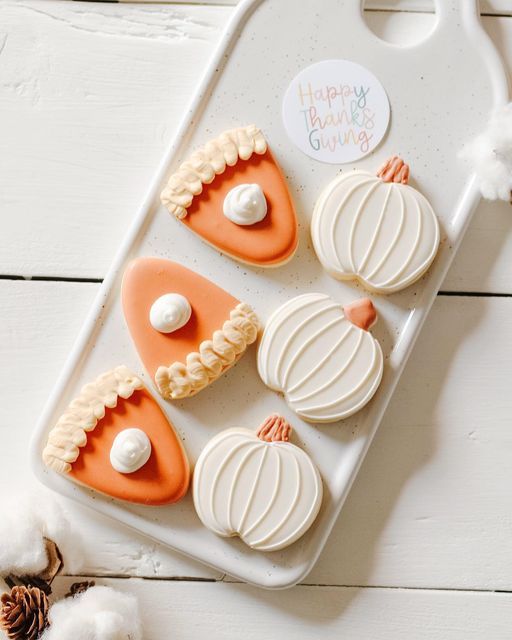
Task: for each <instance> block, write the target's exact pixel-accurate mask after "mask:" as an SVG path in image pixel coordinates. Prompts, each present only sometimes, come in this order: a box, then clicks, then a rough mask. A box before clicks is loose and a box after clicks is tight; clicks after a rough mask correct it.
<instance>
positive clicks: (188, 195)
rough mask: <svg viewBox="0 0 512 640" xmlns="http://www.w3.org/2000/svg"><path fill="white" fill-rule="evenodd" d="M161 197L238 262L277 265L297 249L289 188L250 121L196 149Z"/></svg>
mask: <svg viewBox="0 0 512 640" xmlns="http://www.w3.org/2000/svg"><path fill="white" fill-rule="evenodd" d="M161 199H162V203H163V204H164V205H165V206H166V207H167V209H168V210H169V212H170V213H172V214H173V215H174V216H175V217H176V218H177V219H178V220H180V221H181V222H182V223H183V224H185V225H186V226H188V227H189V229H190V230H191V231H193V232H194V233H196V234H197V235H199V236H200V237H201V238H203V239H204V240H205V241H206V242H208V243H209V244H211V245H212V246H214V247H215V248H217V249H219V250H220V251H222V252H223V253H226V254H228V255H229V256H231V257H232V258H235V259H237V260H240V261H241V262H246V263H248V264H253V265H257V266H261V267H270V266H277V265H279V264H283V263H284V262H286V261H288V260H289V259H290V258H291V257H292V256H293V254H294V252H295V249H296V248H297V242H298V232H297V218H296V215H295V210H294V206H293V202H292V200H291V197H290V194H289V192H288V187H287V185H286V182H285V179H284V177H283V174H282V172H281V169H280V168H279V166H278V164H277V162H276V160H275V158H274V156H273V155H272V153H271V151H270V149H269V148H268V145H267V141H266V140H265V137H264V135H263V133H262V132H261V130H260V129H258V128H257V127H256V126H255V125H249V126H247V127H240V128H238V129H232V130H230V131H225V132H224V133H222V134H221V135H220V136H219V137H218V138H216V139H215V140H211V141H210V142H208V143H207V144H206V145H204V147H202V148H200V149H198V150H197V151H195V152H194V153H193V154H192V156H191V157H190V158H189V159H188V160H186V161H185V162H184V163H183V164H182V165H181V166H180V167H179V168H178V169H177V170H176V171H175V173H173V174H172V175H171V177H170V178H169V180H168V182H167V185H166V186H165V188H164V189H163V191H162V194H161Z"/></svg>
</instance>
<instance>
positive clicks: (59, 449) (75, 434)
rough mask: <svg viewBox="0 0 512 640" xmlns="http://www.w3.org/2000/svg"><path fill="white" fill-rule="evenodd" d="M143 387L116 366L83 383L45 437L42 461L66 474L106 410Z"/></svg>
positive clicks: (134, 378)
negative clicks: (89, 433) (76, 395)
mask: <svg viewBox="0 0 512 640" xmlns="http://www.w3.org/2000/svg"><path fill="white" fill-rule="evenodd" d="M143 387H144V385H143V383H142V380H140V378H138V377H137V376H136V375H135V374H134V373H132V372H131V371H130V370H129V369H128V368H127V367H125V366H120V367H116V368H115V369H113V370H112V371H107V372H106V373H103V374H102V375H100V376H99V377H98V378H96V380H94V382H90V383H89V384H86V385H85V386H84V387H83V388H82V390H81V391H80V395H79V396H78V397H77V398H75V399H74V400H72V401H71V403H70V404H69V406H68V407H67V409H66V410H65V411H64V413H63V414H62V415H61V417H60V418H59V419H58V420H57V423H56V424H55V426H54V427H53V428H52V430H51V431H50V433H49V434H48V440H47V443H46V446H45V448H44V450H43V455H42V457H43V462H44V463H45V465H46V466H48V467H50V468H52V469H54V470H55V471H57V472H58V473H69V472H70V471H71V465H72V463H73V462H75V461H76V459H77V458H78V456H79V455H80V447H85V445H86V444H87V432H88V431H93V430H94V429H95V428H96V425H97V424H98V422H99V420H101V419H102V418H103V417H104V416H105V409H107V408H108V409H113V408H114V407H116V406H117V402H118V399H119V398H123V399H124V400H126V399H128V398H130V397H131V396H132V394H133V393H134V392H135V391H137V390H138V389H142V388H143Z"/></svg>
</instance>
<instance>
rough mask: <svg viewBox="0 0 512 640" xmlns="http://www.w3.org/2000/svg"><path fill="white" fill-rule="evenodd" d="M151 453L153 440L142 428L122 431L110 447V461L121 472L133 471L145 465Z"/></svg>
mask: <svg viewBox="0 0 512 640" xmlns="http://www.w3.org/2000/svg"><path fill="white" fill-rule="evenodd" d="M150 455H151V442H150V440H149V438H148V437H147V435H146V434H145V433H144V431H142V429H137V428H136V427H132V428H130V429H124V430H123V431H120V432H119V433H118V434H117V436H116V437H115V439H114V442H113V443H112V448H111V449H110V463H111V465H112V466H113V467H114V469H115V470H116V471H119V473H133V472H134V471H138V470H139V469H140V468H141V467H143V466H144V465H145V464H146V462H147V461H148V460H149V456H150Z"/></svg>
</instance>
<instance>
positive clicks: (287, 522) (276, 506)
mask: <svg viewBox="0 0 512 640" xmlns="http://www.w3.org/2000/svg"><path fill="white" fill-rule="evenodd" d="M290 431H291V427H290V425H289V424H288V423H287V422H286V421H285V420H284V419H283V418H281V417H279V416H275V415H273V416H270V417H269V418H267V420H266V421H265V422H264V423H263V424H262V425H261V427H260V428H259V429H258V431H257V432H256V433H255V432H254V431H250V430H249V429H243V428H236V429H227V430H226V431H222V432H221V433H219V434H217V435H216V436H215V437H214V438H212V439H211V440H210V442H209V443H208V444H207V445H206V447H205V449H204V450H203V451H202V453H201V455H200V456H199V459H198V461H197V464H196V467H195V471H194V505H195V508H196V511H197V515H198V516H199V518H200V519H201V521H202V523H203V524H204V525H205V527H207V528H208V529H210V530H211V531H213V532H214V533H216V534H218V535H220V536H226V537H227V536H240V538H241V539H242V540H243V541H244V542H245V543H246V544H247V545H249V546H250V547H252V548H253V549H257V550H258V551H277V550H278V549H283V548H284V547H287V546H288V545H290V544H292V543H293V542H295V541H296V540H298V539H299V538H300V537H301V536H302V535H303V534H304V533H306V531H307V530H308V529H309V527H310V526H311V524H312V523H313V521H314V520H315V518H316V516H317V514H318V510H319V509H320V505H321V503H322V493H323V491H322V480H321V478H320V474H319V473H318V469H317V468H316V467H315V465H314V464H313V462H312V461H311V458H310V457H309V456H308V455H307V454H306V453H305V452H304V451H303V450H302V449H299V447H297V446H295V445H294V444H291V443H290V442H288V440H289V437H290Z"/></svg>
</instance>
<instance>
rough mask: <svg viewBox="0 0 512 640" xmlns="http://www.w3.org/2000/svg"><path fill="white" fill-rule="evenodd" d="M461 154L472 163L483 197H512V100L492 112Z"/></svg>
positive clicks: (492, 198)
mask: <svg viewBox="0 0 512 640" xmlns="http://www.w3.org/2000/svg"><path fill="white" fill-rule="evenodd" d="M460 156H461V157H462V158H464V159H466V160H468V161H469V163H470V164H471V167H472V169H473V171H474V173H475V175H476V177H477V180H478V183H479V187H480V191H481V193H482V195H483V197H484V198H487V199H488V200H498V199H500V200H506V201H509V200H510V199H511V195H510V192H511V191H512V102H510V103H509V104H507V105H505V106H504V107H500V108H497V109H495V110H494V111H493V112H492V114H491V117H490V119H489V122H488V124H487V126H486V128H485V129H484V130H483V131H482V133H480V135H478V136H477V137H476V138H474V139H473V140H472V141H471V142H469V143H468V144H467V145H466V146H465V147H464V148H463V149H462V151H461V153H460Z"/></svg>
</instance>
